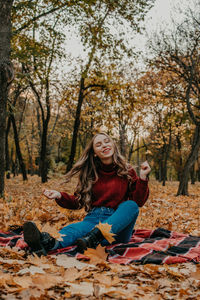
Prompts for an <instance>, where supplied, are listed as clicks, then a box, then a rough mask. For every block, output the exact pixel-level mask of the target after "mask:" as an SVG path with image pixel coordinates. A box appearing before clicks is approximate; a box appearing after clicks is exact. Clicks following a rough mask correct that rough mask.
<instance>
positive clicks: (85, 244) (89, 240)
mask: <svg viewBox="0 0 200 300" xmlns="http://www.w3.org/2000/svg"><path fill="white" fill-rule="evenodd" d="M103 240H104V236H103V234H102V233H101V231H100V230H99V229H98V228H97V227H95V228H94V229H93V230H92V231H90V232H89V233H88V234H87V235H86V236H84V237H82V238H79V239H78V240H77V241H76V242H75V244H76V245H77V250H78V252H80V253H83V252H84V251H85V250H86V249H87V248H93V249H96V247H97V246H98V245H99V244H100V243H101V241H103Z"/></svg>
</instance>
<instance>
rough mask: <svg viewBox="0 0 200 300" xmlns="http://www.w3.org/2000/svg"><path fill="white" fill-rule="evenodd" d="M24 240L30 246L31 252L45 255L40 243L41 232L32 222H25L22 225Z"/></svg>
mask: <svg viewBox="0 0 200 300" xmlns="http://www.w3.org/2000/svg"><path fill="white" fill-rule="evenodd" d="M23 232H24V241H25V242H26V243H27V244H28V246H29V247H30V248H31V252H34V253H36V254H37V255H38V256H41V255H45V256H46V255H47V252H46V250H45V249H44V247H43V245H42V243H41V233H40V231H39V229H38V228H37V226H36V225H35V223H34V222H26V223H25V224H24V225H23Z"/></svg>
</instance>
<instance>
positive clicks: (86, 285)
mask: <svg viewBox="0 0 200 300" xmlns="http://www.w3.org/2000/svg"><path fill="white" fill-rule="evenodd" d="M74 185H75V182H72V183H71V184H70V185H69V184H68V186H67V189H66V186H65V184H63V177H61V176H53V177H52V179H50V180H49V182H48V183H46V184H43V185H42V184H41V183H40V179H39V178H38V177H37V176H33V177H29V181H28V182H26V183H23V182H22V180H21V177H16V178H12V179H10V180H8V181H7V182H6V199H5V200H3V199H0V210H1V214H0V228H1V230H7V229H8V227H9V225H14V224H19V225H22V224H23V222H24V221H26V220H34V221H35V222H36V223H37V225H38V226H39V227H40V229H42V230H46V231H49V232H50V233H51V234H53V235H54V236H55V237H56V236H57V231H58V229H60V228H61V227H62V226H64V225H66V224H68V223H70V222H74V221H78V220H81V219H82V218H83V217H84V211H83V210H81V211H69V210H65V209H62V208H60V207H58V206H57V205H56V204H55V202H54V201H51V200H47V199H46V198H45V197H44V196H42V195H41V191H42V189H43V188H53V189H58V190H66V191H69V192H72V191H73V187H74ZM177 187H178V183H177V182H167V184H166V186H165V187H162V185H161V184H160V183H158V182H155V181H151V182H150V189H151V193H150V198H149V200H148V202H147V204H146V205H145V206H144V207H143V208H142V209H141V210H140V216H139V218H138V220H137V223H136V228H140V229H155V228H156V227H163V228H166V229H169V230H173V231H178V232H183V233H189V234H192V235H198V236H199V235H200V217H199V213H200V183H196V184H195V185H193V186H192V185H190V188H189V191H190V196H189V197H183V196H179V197H176V196H175V194H176V191H177ZM88 255H89V257H90V261H88V262H85V261H78V260H76V259H74V258H71V257H67V256H66V255H59V256H57V257H56V256H51V257H41V258H38V257H34V256H28V258H25V257H24V251H19V250H18V249H10V248H5V247H4V248H0V299H10V300H14V299H26V300H28V299H31V300H34V299H59V300H60V299H131V300H132V299H156V300H157V299H200V266H199V265H195V264H192V263H184V264H179V265H150V264H147V265H136V264H131V265H128V266H123V265H117V264H111V263H108V262H107V261H106V260H105V256H104V251H102V249H101V248H98V250H97V251H96V252H95V251H94V250H93V251H90V252H89V253H88Z"/></svg>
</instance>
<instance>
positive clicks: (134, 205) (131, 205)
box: [120, 200, 139, 215]
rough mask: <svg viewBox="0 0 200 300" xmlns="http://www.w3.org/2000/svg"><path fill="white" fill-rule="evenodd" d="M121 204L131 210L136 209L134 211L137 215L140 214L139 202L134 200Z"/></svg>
mask: <svg viewBox="0 0 200 300" xmlns="http://www.w3.org/2000/svg"><path fill="white" fill-rule="evenodd" d="M120 206H122V207H124V208H127V209H128V210H130V211H134V213H135V214H136V215H138V214H139V207H138V205H137V203H136V202H135V201H133V200H127V201H124V202H122V203H121V204H120Z"/></svg>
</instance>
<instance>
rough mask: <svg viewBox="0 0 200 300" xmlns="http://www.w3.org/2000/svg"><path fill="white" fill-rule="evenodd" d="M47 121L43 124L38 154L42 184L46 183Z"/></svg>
mask: <svg viewBox="0 0 200 300" xmlns="http://www.w3.org/2000/svg"><path fill="white" fill-rule="evenodd" d="M48 123H49V122H48V119H46V120H45V122H44V124H43V131H42V141H41V152H40V174H41V178H42V182H43V183H44V182H47V175H48V168H49V165H48V159H47V132H48Z"/></svg>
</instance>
